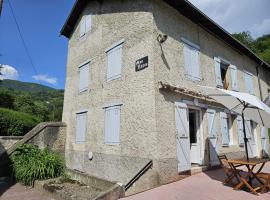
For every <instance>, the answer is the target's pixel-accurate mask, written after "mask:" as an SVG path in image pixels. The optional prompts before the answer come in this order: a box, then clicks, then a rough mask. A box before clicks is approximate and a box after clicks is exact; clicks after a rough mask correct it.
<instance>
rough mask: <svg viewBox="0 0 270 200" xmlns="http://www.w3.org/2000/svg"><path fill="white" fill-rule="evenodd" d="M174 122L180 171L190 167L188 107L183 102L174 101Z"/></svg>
mask: <svg viewBox="0 0 270 200" xmlns="http://www.w3.org/2000/svg"><path fill="white" fill-rule="evenodd" d="M175 124H176V132H177V133H176V143H177V159H178V171H179V172H182V171H187V170H190V168H191V160H190V140H189V121H188V109H187V105H186V104H185V103H181V102H176V103H175Z"/></svg>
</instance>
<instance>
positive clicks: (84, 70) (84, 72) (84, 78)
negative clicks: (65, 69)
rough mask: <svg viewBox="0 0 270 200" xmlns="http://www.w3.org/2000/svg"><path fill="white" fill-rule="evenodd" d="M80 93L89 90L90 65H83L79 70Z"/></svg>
mask: <svg viewBox="0 0 270 200" xmlns="http://www.w3.org/2000/svg"><path fill="white" fill-rule="evenodd" d="M79 74H80V75H79V92H83V91H85V90H87V89H88V83H89V64H86V65H83V66H81V67H80V68H79Z"/></svg>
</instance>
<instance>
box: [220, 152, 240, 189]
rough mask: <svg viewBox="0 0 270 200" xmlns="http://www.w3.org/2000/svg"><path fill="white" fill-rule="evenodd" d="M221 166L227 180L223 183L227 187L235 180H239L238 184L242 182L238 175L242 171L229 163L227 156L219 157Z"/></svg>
mask: <svg viewBox="0 0 270 200" xmlns="http://www.w3.org/2000/svg"><path fill="white" fill-rule="evenodd" d="M218 159H219V162H220V166H221V167H222V168H223V170H224V172H225V174H226V176H227V178H226V179H225V180H224V181H223V184H224V185H226V184H228V183H229V182H232V183H233V179H234V178H235V179H237V181H238V183H239V182H240V180H239V177H238V174H239V173H240V172H241V170H238V169H235V168H234V167H233V166H232V165H231V164H230V163H229V162H228V158H227V156H226V155H218Z"/></svg>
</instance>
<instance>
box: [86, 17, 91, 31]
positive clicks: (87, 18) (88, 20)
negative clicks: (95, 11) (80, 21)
mask: <svg viewBox="0 0 270 200" xmlns="http://www.w3.org/2000/svg"><path fill="white" fill-rule="evenodd" d="M91 27H92V15H86V16H85V32H88V31H90V30H91Z"/></svg>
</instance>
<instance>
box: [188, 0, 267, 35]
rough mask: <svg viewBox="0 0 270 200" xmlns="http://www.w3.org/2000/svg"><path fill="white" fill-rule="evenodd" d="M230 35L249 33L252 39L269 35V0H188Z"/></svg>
mask: <svg viewBox="0 0 270 200" xmlns="http://www.w3.org/2000/svg"><path fill="white" fill-rule="evenodd" d="M189 1H190V2H191V3H192V4H194V5H195V6H196V7H197V8H199V9H200V10H201V11H203V12H204V13H205V14H206V15H207V16H209V17H210V18H211V19H212V20H214V21H215V22H217V23H218V24H219V25H221V26H222V27H223V28H225V29H226V30H227V31H229V32H230V33H235V32H241V31H250V32H251V35H252V36H253V37H255V38H256V37H259V36H261V35H264V34H269V33H270V28H269V27H270V26H269V23H270V12H269V8H270V1H269V0H259V1H254V0H237V1H235V0H189Z"/></svg>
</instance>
